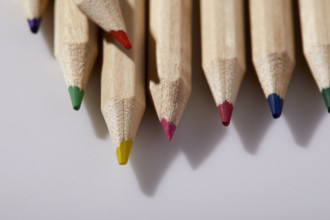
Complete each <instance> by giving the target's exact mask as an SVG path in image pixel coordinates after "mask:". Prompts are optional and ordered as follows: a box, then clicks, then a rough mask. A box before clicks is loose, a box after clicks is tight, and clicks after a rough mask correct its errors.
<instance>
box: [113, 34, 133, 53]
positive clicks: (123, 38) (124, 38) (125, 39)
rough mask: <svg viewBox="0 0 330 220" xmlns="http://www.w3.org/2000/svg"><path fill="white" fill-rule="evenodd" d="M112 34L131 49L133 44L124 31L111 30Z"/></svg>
mask: <svg viewBox="0 0 330 220" xmlns="http://www.w3.org/2000/svg"><path fill="white" fill-rule="evenodd" d="M110 34H111V35H112V36H113V37H114V38H116V39H117V40H118V41H119V43H121V44H122V45H123V46H124V47H125V48H126V49H131V48H132V45H131V42H130V41H129V39H128V36H127V34H126V33H125V32H124V31H110Z"/></svg>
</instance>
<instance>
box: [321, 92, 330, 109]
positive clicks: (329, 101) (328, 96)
mask: <svg viewBox="0 0 330 220" xmlns="http://www.w3.org/2000/svg"><path fill="white" fill-rule="evenodd" d="M322 96H323V100H324V102H325V105H326V106H327V109H328V112H329V113H330V88H325V89H322Z"/></svg>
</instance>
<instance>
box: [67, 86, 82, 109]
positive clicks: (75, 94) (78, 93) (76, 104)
mask: <svg viewBox="0 0 330 220" xmlns="http://www.w3.org/2000/svg"><path fill="white" fill-rule="evenodd" d="M69 93H70V97H71V102H72V107H73V109H74V110H76V111H78V110H79V109H80V106H81V102H82V99H83V97H84V90H83V89H80V88H79V87H77V86H69Z"/></svg>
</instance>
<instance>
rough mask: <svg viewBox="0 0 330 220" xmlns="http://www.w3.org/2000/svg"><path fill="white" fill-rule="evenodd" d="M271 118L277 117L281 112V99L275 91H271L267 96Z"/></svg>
mask: <svg viewBox="0 0 330 220" xmlns="http://www.w3.org/2000/svg"><path fill="white" fill-rule="evenodd" d="M267 101H268V104H269V107H270V110H271V112H272V115H273V118H279V117H280V116H281V113H282V108H283V99H282V98H280V96H279V95H277V94H276V93H272V94H270V95H269V96H268V98H267Z"/></svg>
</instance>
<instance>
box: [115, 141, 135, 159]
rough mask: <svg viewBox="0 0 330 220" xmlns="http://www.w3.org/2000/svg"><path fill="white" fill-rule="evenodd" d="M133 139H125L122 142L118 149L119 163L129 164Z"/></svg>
mask: <svg viewBox="0 0 330 220" xmlns="http://www.w3.org/2000/svg"><path fill="white" fill-rule="evenodd" d="M132 144H133V141H131V140H128V141H126V140H125V139H124V140H123V141H122V142H121V143H120V146H119V147H117V149H116V154H117V159H118V163H119V165H125V164H127V161H128V158H129V154H130V152H131V148H132Z"/></svg>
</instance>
